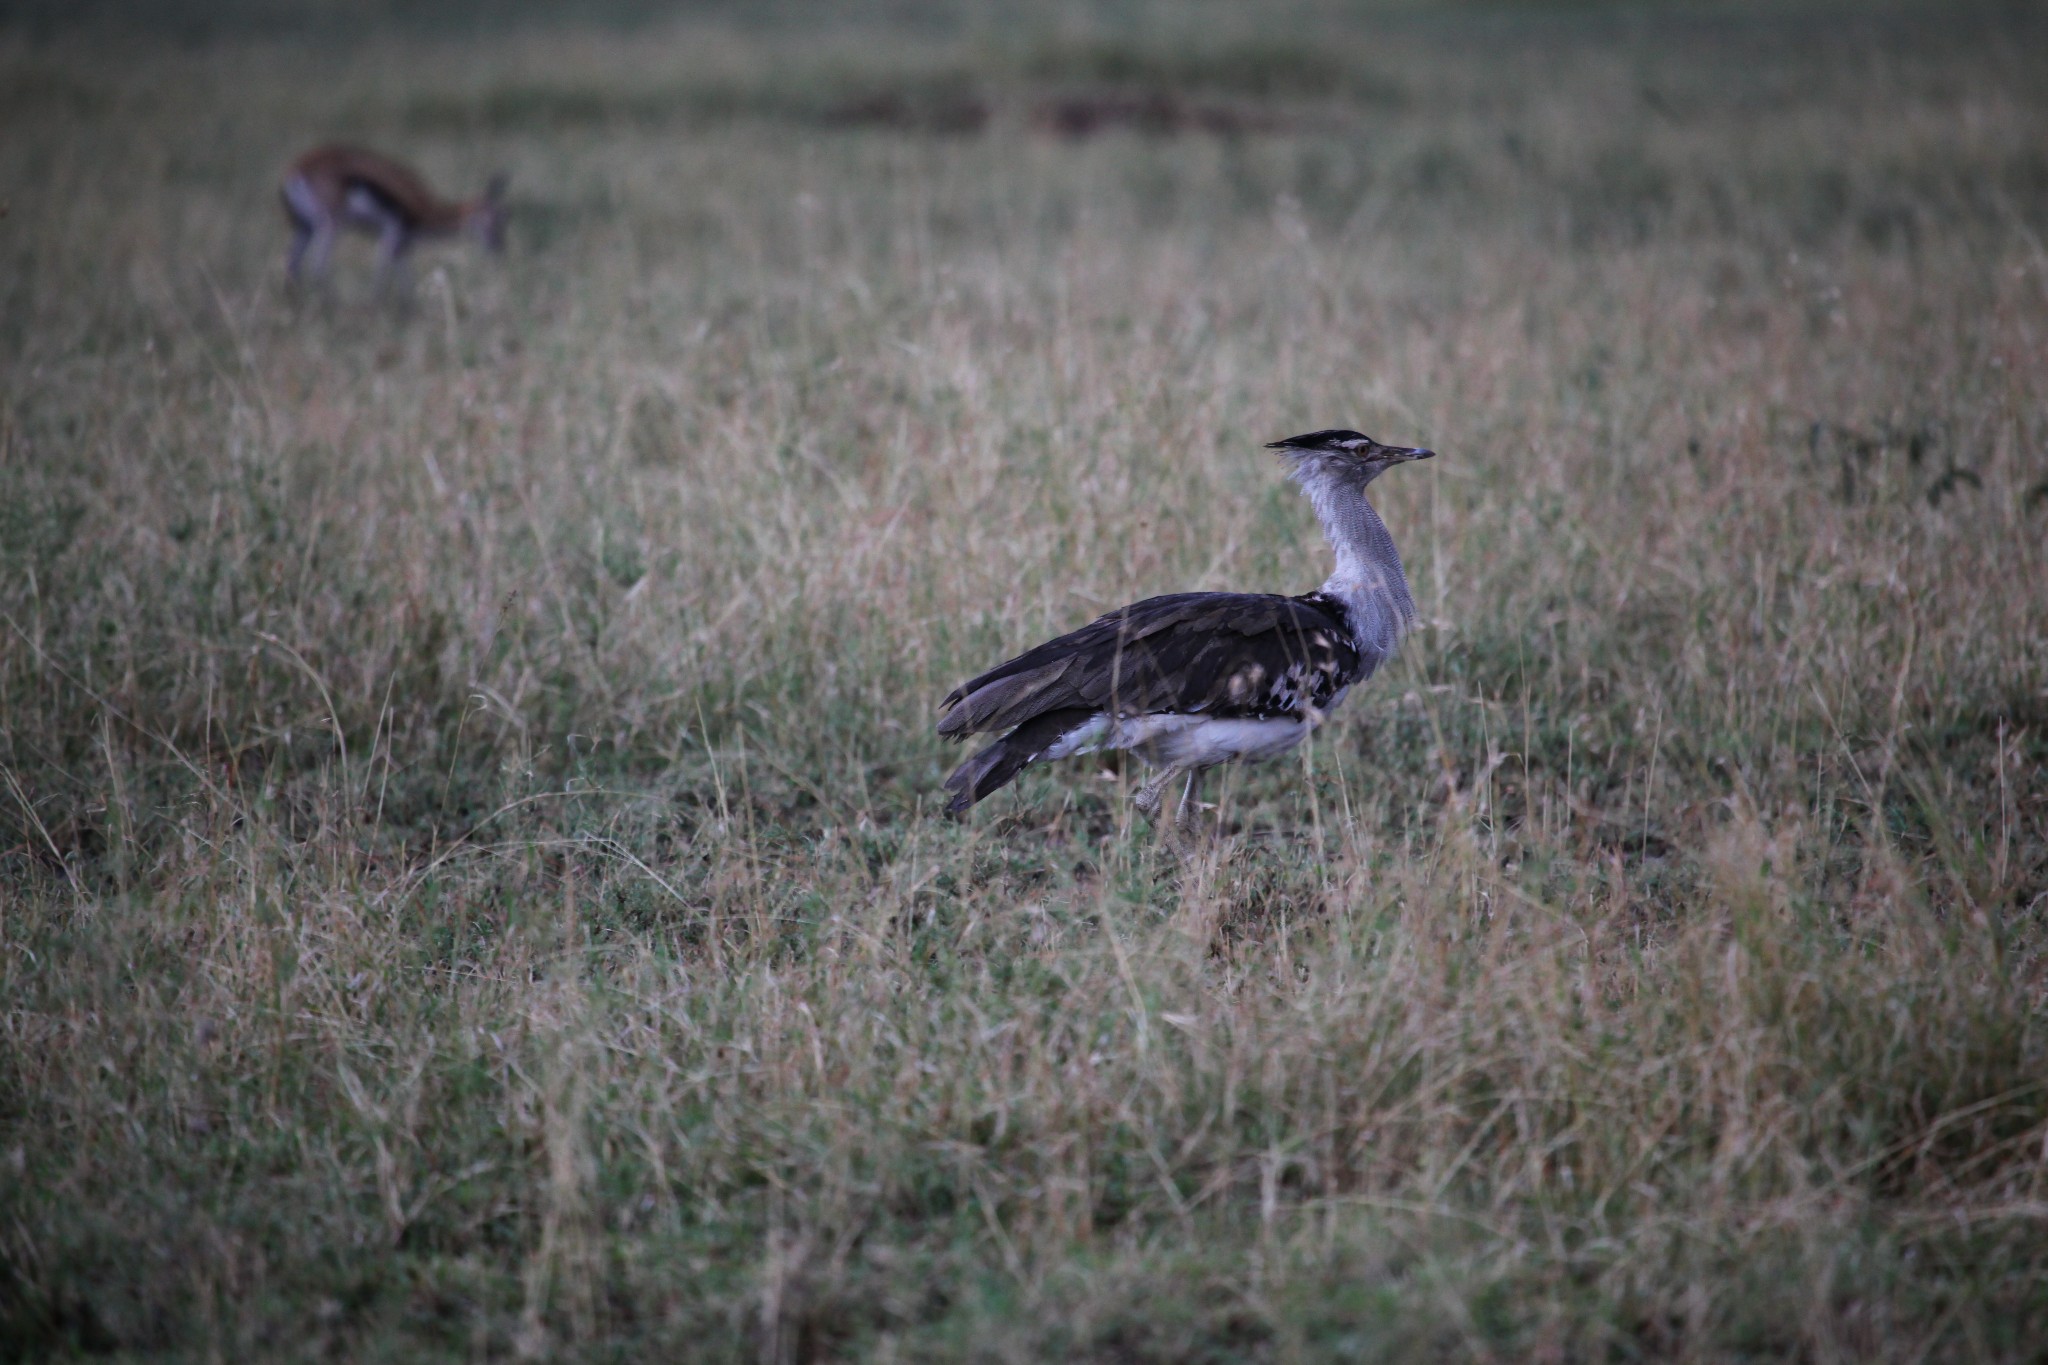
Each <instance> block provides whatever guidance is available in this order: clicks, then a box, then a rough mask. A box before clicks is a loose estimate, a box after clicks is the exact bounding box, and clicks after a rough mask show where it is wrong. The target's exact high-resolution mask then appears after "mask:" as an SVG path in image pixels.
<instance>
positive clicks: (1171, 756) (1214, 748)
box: [1039, 715, 1315, 768]
mask: <svg viewBox="0 0 2048 1365" xmlns="http://www.w3.org/2000/svg"><path fill="white" fill-rule="evenodd" d="M1313 729H1315V722H1314V721H1310V720H1301V719H1297V718H1295V717H1291V716H1276V717H1271V718H1265V719H1259V718H1224V717H1218V716H1201V715H1194V716H1189V715H1159V716H1130V717H1127V718H1126V719H1124V720H1120V721H1114V722H1112V721H1111V720H1110V718H1109V717H1108V716H1092V717H1090V718H1089V719H1088V720H1087V721H1085V722H1083V723H1082V724H1080V725H1078V726H1076V727H1075V728H1073V729H1072V730H1069V731H1068V732H1067V733H1066V734H1064V735H1061V736H1060V737H1059V739H1057V740H1055V741H1054V742H1053V744H1052V746H1051V747H1050V748H1048V749H1047V750H1046V751H1045V752H1044V753H1043V754H1041V755H1040V756H1039V758H1040V761H1047V760H1052V759H1061V758H1072V757H1074V756H1075V755H1076V754H1092V753H1096V752H1099V751H1101V750H1103V749H1131V750H1135V751H1136V752H1137V754H1138V756H1139V757H1141V758H1143V759H1144V760H1145V761H1146V762H1148V763H1151V764H1154V765H1156V766H1158V767H1162V768H1211V767H1214V766H1216V765H1217V764H1219V763H1231V762H1235V761H1238V760H1250V761H1252V762H1257V761H1258V760H1260V759H1266V758H1274V757H1277V756H1278V755H1280V754H1284V753H1286V752H1287V751H1288V750H1289V749H1292V748H1293V747H1294V746H1295V745H1297V744H1299V743H1301V742H1302V741H1303V740H1304V739H1307V738H1308V735H1309V731H1311V730H1313Z"/></svg>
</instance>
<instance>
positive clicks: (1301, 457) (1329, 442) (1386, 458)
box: [1266, 427, 1436, 478]
mask: <svg viewBox="0 0 2048 1365" xmlns="http://www.w3.org/2000/svg"><path fill="white" fill-rule="evenodd" d="M1266 449H1268V450H1277V451H1279V452H1280V453H1281V454H1283V455H1287V456H1290V457H1292V458H1293V460H1294V461H1295V467H1296V469H1297V471H1299V472H1298V473H1297V475H1296V477H1300V476H1301V474H1305V473H1307V472H1309V471H1311V470H1322V471H1326V472H1328V473H1332V474H1345V473H1349V474H1353V475H1357V474H1364V475H1365V476H1366V477H1368V478H1370V477H1371V476H1373V475H1375V474H1378V473H1379V472H1380V471H1381V470H1383V469H1387V468H1389V467H1390V466H1393V465H1397V464H1400V463H1402V462H1403V461H1406V460H1426V459H1428V458H1430V457H1431V456H1432V455H1434V454H1435V453H1436V452H1435V451H1433V450H1425V449H1424V448H1422V447H1421V446H1389V445H1381V444H1380V443H1379V442H1378V441H1375V440H1374V439H1373V438H1372V437H1370V436H1368V435H1366V434H1365V433H1364V432H1362V431H1353V430H1351V429H1350V428H1349V427H1327V428H1325V429H1324V430H1322V431H1310V432H1304V433H1303V434H1301V435H1300V436H1289V437H1288V438H1287V439H1286V440H1284V441H1268V442H1267V443H1266Z"/></svg>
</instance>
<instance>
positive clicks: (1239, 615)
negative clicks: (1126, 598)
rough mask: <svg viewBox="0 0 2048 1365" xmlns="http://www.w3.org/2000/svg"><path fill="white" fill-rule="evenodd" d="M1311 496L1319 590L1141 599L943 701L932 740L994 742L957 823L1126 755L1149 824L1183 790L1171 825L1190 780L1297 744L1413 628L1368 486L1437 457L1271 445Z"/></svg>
mask: <svg viewBox="0 0 2048 1365" xmlns="http://www.w3.org/2000/svg"><path fill="white" fill-rule="evenodd" d="M1267 449H1269V450H1277V451H1279V452H1280V453H1281V454H1282V455H1284V456H1286V457H1287V458H1288V460H1289V461H1290V462H1291V464H1292V466H1293V468H1292V470H1291V473H1292V475H1293V477H1294V479H1295V480H1296V482H1298V483H1300V484H1301V486H1302V489H1303V491H1305V492H1306V493H1307V494H1308V499H1309V502H1310V503H1311V504H1312V505H1313V506H1314V507H1315V511H1316V517H1317V519H1318V520H1319V521H1321V522H1322V525H1323V534H1324V536H1325V537H1327V538H1328V540H1329V542H1330V548H1331V549H1333V550H1334V551H1336V556H1337V567H1336V570H1335V572H1333V573H1332V574H1331V575H1330V577H1329V579H1328V581H1326V582H1325V583H1324V584H1323V586H1322V587H1321V588H1318V589H1317V590H1316V591H1314V592H1311V593H1304V594H1302V595H1301V596H1299V597H1283V596H1280V595H1279V594H1277V593H1240V592H1185V593H1170V594H1168V595H1167V596H1165V597H1148V598H1146V599H1145V600H1144V601H1142V602H1136V603H1133V604H1132V605H1130V606H1128V607H1123V608H1121V609H1119V610H1117V611H1113V612H1110V613H1109V614H1108V615H1106V616H1102V617H1100V618H1098V619H1096V620H1095V621H1092V622H1090V623H1089V624H1088V625H1085V626H1083V627H1081V628H1080V629H1079V630H1076V631H1073V632H1071V633H1069V634H1066V635H1062V636H1060V637H1059V638H1058V639H1056V640H1048V641H1046V643H1044V644H1042V645H1040V646H1038V647H1037V648H1036V649H1032V650H1027V651H1026V652H1025V653H1023V654H1019V655H1018V656H1017V657H1016V658H1014V659H1011V660H1010V661H1008V662H1007V663H1003V664H998V665H997V666H996V667H995V668H992V669H990V670H989V671H988V672H986V673H984V674H982V675H981V676H980V677H978V678H973V679H970V680H969V681H967V682H964V683H962V684H960V686H958V687H956V688H954V689H953V690H952V691H951V692H949V693H947V694H946V697H945V700H944V701H942V702H941V703H940V706H941V707H942V708H943V709H945V711H946V715H945V717H944V718H943V719H942V720H941V721H940V722H939V733H940V734H941V735H944V736H945V737H946V738H948V739H955V740H958V739H965V738H967V737H968V736H969V735H977V734H995V733H1000V734H1001V735H1002V738H1000V739H998V740H997V741H996V742H995V743H993V744H991V745H989V746H988V747H987V748H985V749H983V750H981V751H980V752H979V753H977V754H975V755H974V757H972V758H970V759H968V760H967V761H966V762H965V763H962V764H961V765H960V766H959V767H958V768H957V769H955V770H954V772H953V775H952V776H951V777H949V778H947V779H946V789H947V790H948V791H950V792H952V793H953V799H952V802H951V804H950V805H949V806H948V807H947V809H948V810H951V811H954V812H959V811H964V810H966V809H967V808H968V807H969V806H972V805H973V804H974V803H975V802H977V801H979V800H981V799H982V798H983V797H985V796H987V795H988V794H989V793H990V792H993V791H995V790H997V789H998V788H1000V787H1002V786H1003V785H1004V784H1005V783H1007V782H1009V781H1010V780H1011V779H1012V778H1014V777H1016V776H1017V774H1018V773H1020V772H1022V771H1023V770H1024V769H1025V768H1027V767H1029V766H1030V765H1031V764H1033V763H1042V762H1047V761H1050V760H1052V759H1059V758H1071V757H1073V756H1075V755H1077V754H1090V753H1098V752H1101V751H1103V750H1109V749H1127V750H1130V751H1132V752H1133V753H1135V754H1136V755H1137V756H1138V757H1139V758H1141V759H1142V760H1144V762H1145V763H1146V764H1147V765H1148V766H1149V767H1150V768H1151V774H1150V776H1149V777H1148V778H1147V780H1146V781H1145V782H1144V784H1143V785H1141V786H1140V787H1139V788H1138V790H1137V791H1136V792H1135V793H1134V794H1133V796H1132V801H1133V803H1134V804H1135V805H1136V806H1137V808H1138V810H1139V811H1140V812H1141V813H1142V814H1143V815H1144V816H1145V817H1146V818H1147V819H1157V817H1158V814H1159V803H1160V797H1161V794H1162V793H1163V792H1164V791H1165V790H1166V789H1167V787H1168V786H1169V785H1171V784H1172V783H1173V782H1175V781H1178V780H1181V779H1185V781H1186V785H1185V787H1184V788H1183V789H1182V792H1181V799H1180V807H1179V810H1178V811H1177V813H1176V818H1177V822H1179V823H1185V822H1186V821H1187V820H1188V819H1189V818H1190V817H1191V814H1192V812H1193V810H1194V809H1195V799H1196V796H1197V793H1198V790H1199V786H1200V782H1201V777H1202V774H1203V773H1204V772H1205V771H1207V770H1208V769H1210V768H1213V767H1215V766H1216V765H1218V764H1220V763H1231V762H1235V761H1237V760H1240V759H1248V760H1258V759H1265V758H1272V757H1274V756H1275V755H1278V754H1283V753H1286V752H1287V751H1288V750H1289V749H1292V748H1294V747H1295V746H1296V745H1297V744H1300V743H1301V742H1302V740H1304V739H1306V738H1307V737H1308V734H1309V732H1310V731H1311V730H1313V729H1314V728H1315V727H1316V726H1317V725H1318V724H1319V723H1320V722H1321V721H1322V719H1323V717H1324V716H1326V715H1328V714H1329V712H1330V711H1331V710H1332V709H1333V708H1335V707H1336V705H1337V704H1338V703H1339V702H1341V701H1343V700H1344V696H1345V694H1346V693H1347V692H1349V691H1350V690H1351V689H1352V688H1353V687H1354V686H1356V685H1357V684H1359V683H1361V682H1363V681H1365V679H1367V678H1369V677H1371V676H1372V673H1373V670H1374V669H1376V668H1378V667H1379V666H1380V664H1381V663H1383V662H1384V661H1385V660H1386V659H1387V658H1388V657H1390V656H1391V655H1392V654H1393V652H1394V648H1395V646H1396V644H1398V643H1399V641H1400V638H1401V634H1402V632H1403V631H1405V630H1406V629H1407V628H1408V627H1409V626H1410V625H1411V624H1413V622H1414V620H1415V600H1414V599H1413V598H1412V597H1410V596H1409V593H1408V576H1407V574H1405V573H1404V572H1402V569H1401V556H1400V554H1399V553H1398V552H1396V551H1395V549H1394V538H1393V537H1392V536H1391V535H1389V534H1387V527H1386V523H1384V522H1382V521H1381V520H1380V516H1379V513H1378V512H1376V511H1374V510H1373V505H1372V503H1371V502H1369V501H1367V499H1366V496H1365V489H1366V485H1367V484H1369V483H1371V482H1372V481H1373V480H1374V479H1376V478H1378V477H1379V476H1380V475H1381V474H1382V473H1384V472H1385V471H1386V470H1388V469H1391V468H1393V467H1394V466H1395V465H1397V464H1404V463H1406V462H1407V461H1409V460H1426V459H1429V458H1430V456H1431V455H1433V454H1434V453H1435V452H1434V451H1429V450H1423V449H1420V448H1410V447H1406V446H1387V445H1381V444H1380V443H1379V442H1378V441H1375V440H1373V439H1372V438H1371V437H1370V436H1365V435H1361V434H1360V433H1358V432H1356V431H1349V430H1345V429H1343V428H1332V429H1330V430H1327V431H1311V432H1309V433H1307V434H1306V435H1302V436H1290V437H1288V438H1287V439H1286V440H1284V441H1274V442H1271V443H1270V444H1269V445H1268V446H1267Z"/></svg>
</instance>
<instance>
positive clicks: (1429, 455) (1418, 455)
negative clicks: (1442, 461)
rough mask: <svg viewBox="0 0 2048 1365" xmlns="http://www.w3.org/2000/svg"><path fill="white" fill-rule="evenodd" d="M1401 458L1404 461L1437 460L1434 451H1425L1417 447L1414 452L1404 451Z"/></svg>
mask: <svg viewBox="0 0 2048 1365" xmlns="http://www.w3.org/2000/svg"><path fill="white" fill-rule="evenodd" d="M1401 458H1402V459H1404V460H1433V459H1435V458H1436V452H1435V451H1434V450H1425V449H1424V448H1423V447H1421V446H1416V447H1415V448H1414V449H1412V450H1404V451H1402V452H1401Z"/></svg>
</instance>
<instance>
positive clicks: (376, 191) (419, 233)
mask: <svg viewBox="0 0 2048 1365" xmlns="http://www.w3.org/2000/svg"><path fill="white" fill-rule="evenodd" d="M281 192H282V194H283V197H284V211H285V216H286V217H287V218H289V219H291V224H292V245H291V251H290V253H289V254H288V255H287V256H286V257H285V270H286V272H287V273H288V274H290V276H291V277H292V278H293V279H294V280H296V279H298V278H299V271H300V267H301V266H304V267H305V268H306V269H307V270H309V271H310V272H311V274H312V275H313V277H314V278H315V279H319V278H320V277H322V276H324V275H325V274H326V273H327V264H328V260H329V258H330V257H331V256H332V254H333V252H334V239H335V238H336V237H337V236H339V235H340V233H341V230H342V229H343V228H345V227H349V228H355V229H357V230H359V231H362V232H366V233H370V234H373V235H375V236H376V238H377V283H378V287H379V288H382V287H384V286H385V285H388V284H389V283H390V282H391V279H392V277H393V276H394V275H395V274H396V273H397V272H398V270H399V269H400V267H401V266H402V265H403V264H404V262H405V253H406V250H407V248H409V247H410V246H411V245H412V243H413V240H414V239H415V238H419V237H452V236H455V235H457V234H463V235H466V236H471V237H474V238H476V239H477V240H478V241H479V242H481V243H482V244H483V245H484V247H485V248H487V249H488V250H491V251H501V250H503V249H504V246H505V212H504V207H503V200H504V195H505V177H504V176H502V175H495V176H492V177H491V182H490V184H488V185H487V186H485V187H484V192H483V193H482V194H480V195H478V196H477V197H476V198H474V199H462V200H447V199H442V198H440V197H438V196H437V195H435V193H434V192H433V191H432V190H430V189H428V188H427V183H426V181H424V180H422V179H420V177H419V173H418V172H416V171H414V170H413V169H412V168H411V167H410V166H407V165H405V164H403V163H401V162H397V161H393V160H392V159H391V158H390V157H388V156H381V155H379V154H378V153H376V152H372V151H367V150H365V149H363V148H361V147H342V146H326V147H315V148H314V149H313V150H312V151H310V152H307V153H306V154H305V155H304V156H302V157H300V158H299V159H298V160H297V161H294V162H293V163H292V164H291V169H290V170H288V171H286V172H285V176H284V185H283V186H282V191H281ZM309 258H310V259H309Z"/></svg>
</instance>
